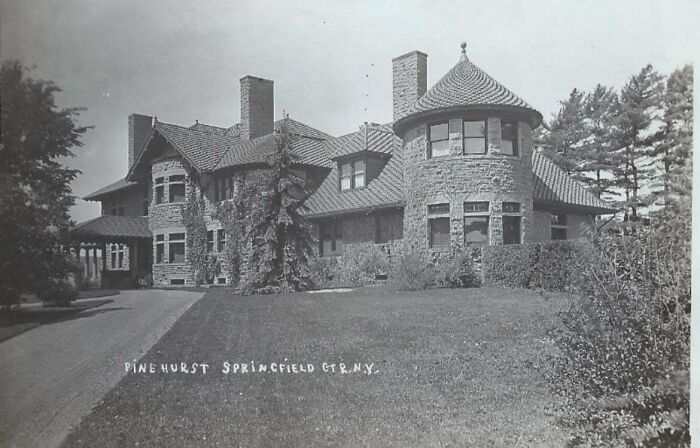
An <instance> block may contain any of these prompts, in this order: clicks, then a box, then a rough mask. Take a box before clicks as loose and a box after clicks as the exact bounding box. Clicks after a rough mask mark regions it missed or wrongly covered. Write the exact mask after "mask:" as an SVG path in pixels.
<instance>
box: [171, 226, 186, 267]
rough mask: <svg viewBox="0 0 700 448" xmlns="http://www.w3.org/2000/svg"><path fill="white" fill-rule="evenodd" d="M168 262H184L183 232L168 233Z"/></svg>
mask: <svg viewBox="0 0 700 448" xmlns="http://www.w3.org/2000/svg"><path fill="white" fill-rule="evenodd" d="M168 256H169V258H168V262H169V263H184V262H185V234H184V232H183V233H171V234H169V235H168Z"/></svg>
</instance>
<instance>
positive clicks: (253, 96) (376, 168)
mask: <svg viewBox="0 0 700 448" xmlns="http://www.w3.org/2000/svg"><path fill="white" fill-rule="evenodd" d="M427 61H428V56H427V55H426V54H425V53H422V52H420V51H412V52H410V53H407V54H404V55H401V56H398V57H396V58H394V59H393V121H392V122H390V123H382V124H376V123H364V124H363V125H361V126H359V129H358V130H357V131H355V132H352V133H350V134H347V135H343V136H339V137H335V136H332V135H329V134H327V133H325V132H323V131H321V130H318V129H314V128H312V127H310V126H308V125H306V124H303V123H301V122H299V121H296V120H294V119H293V118H295V117H292V119H290V120H289V125H290V129H291V132H292V134H293V135H294V140H293V143H292V151H293V152H294V153H296V154H297V155H298V156H299V160H298V166H297V169H298V172H299V173H300V174H302V175H303V176H304V178H305V179H306V181H307V183H310V185H311V186H312V189H313V193H312V194H311V196H310V197H309V198H308V200H307V201H306V205H307V207H308V210H306V211H305V214H306V217H307V218H308V219H309V220H310V222H311V223H312V224H313V225H314V228H315V231H316V236H317V239H318V253H319V255H321V256H336V255H340V254H342V253H343V250H344V248H345V247H347V246H348V245H351V244H357V243H367V242H370V243H374V244H378V245H381V247H382V248H383V249H385V250H389V251H390V250H392V249H393V248H398V246H397V245H399V244H400V245H402V246H405V245H410V246H411V247H413V248H417V249H419V250H425V251H433V252H439V251H447V250H450V249H451V248H455V247H460V246H467V245H495V244H520V243H530V242H540V241H547V240H551V239H579V238H587V237H589V236H590V235H591V234H592V233H593V232H594V230H595V229H594V226H595V221H594V218H595V217H596V216H597V215H602V214H610V213H614V211H615V210H614V209H613V208H612V207H611V206H610V205H609V204H607V203H605V202H603V201H601V200H600V199H599V198H597V197H596V196H595V195H593V194H591V193H590V192H588V191H587V190H586V189H585V188H584V187H583V186H582V185H581V184H580V183H578V182H577V181H575V180H573V179H571V178H570V177H569V176H568V175H567V174H566V173H565V172H564V171H562V170H561V169H560V168H558V167H557V166H556V165H555V164H554V163H553V162H552V161H551V160H550V159H549V158H548V157H547V156H546V155H544V154H543V153H542V152H541V151H539V150H537V149H535V148H533V145H532V138H531V132H532V130H533V129H534V128H536V127H537V126H539V125H540V124H541V123H542V115H541V114H540V113H539V112H538V111H537V110H535V109H534V108H532V107H531V106H530V105H529V104H528V103H527V102H525V101H524V100H523V99H521V98H520V97H519V96H517V95H515V94H514V93H513V92H511V91H510V90H508V89H507V88H506V87H504V86H503V85H501V84H500V83H499V82H498V81H496V80H495V79H493V78H492V77H491V76H489V75H488V74H486V73H485V72H484V71H482V70H481V69H480V68H479V67H477V66H476V65H475V64H474V63H473V62H472V61H470V60H469V58H468V57H467V55H466V52H465V45H464V44H463V45H462V54H461V57H460V58H459V61H458V62H457V64H456V65H455V66H454V67H453V68H452V69H451V70H450V71H449V72H448V73H447V74H445V75H444V76H443V77H442V78H441V79H440V80H439V81H438V82H437V84H435V85H434V86H433V87H432V88H430V89H429V90H428V88H427V87H428V86H427V70H428V65H427ZM240 89H241V104H240V108H241V117H240V123H237V124H234V125H233V126H231V127H227V128H226V127H217V126H211V125H206V124H203V123H199V122H197V123H195V124H193V125H191V126H180V125H175V124H169V123H163V122H161V121H158V120H157V119H154V118H153V117H151V116H146V115H140V114H133V115H131V116H129V119H128V130H129V140H128V141H129V144H128V158H129V170H128V172H127V173H126V176H125V177H123V178H122V179H120V180H118V181H117V182H114V183H112V184H110V185H107V186H105V187H104V188H101V189H100V190H98V191H95V192H94V193H91V194H89V195H87V196H85V199H86V200H91V201H99V202H100V203H101V204H102V215H101V216H100V217H97V218H95V219H92V220H89V221H86V222H83V223H80V224H78V225H76V226H75V228H74V229H73V235H74V237H75V238H76V239H77V240H79V241H81V242H82V243H83V244H90V245H91V246H88V247H92V248H93V249H94V250H93V258H92V263H93V264H94V270H93V271H92V272H94V273H97V271H98V266H97V258H96V256H95V255H96V254H97V248H100V249H102V250H103V251H102V253H103V254H104V255H105V256H103V257H102V267H101V272H102V274H101V279H102V282H103V284H104V283H110V282H118V281H119V280H120V279H124V278H132V279H133V278H136V277H138V276H144V275H148V274H150V275H152V278H153V283H154V284H155V285H159V286H171V285H191V284H192V282H193V280H192V275H191V274H192V272H191V266H189V265H188V263H187V260H186V255H185V254H186V248H185V228H184V225H183V222H182V216H181V206H182V204H183V202H184V201H185V198H186V197H187V189H189V188H197V189H198V192H199V193H201V194H202V195H203V196H204V198H205V202H206V207H207V210H208V211H209V212H211V211H213V210H214V207H215V204H216V203H217V202H219V201H226V200H229V199H231V198H233V197H234V196H235V195H236V194H237V191H238V189H239V188H240V185H241V183H242V182H249V181H252V180H254V179H256V176H257V177H258V178H259V177H260V175H261V173H263V172H264V171H265V169H266V166H267V165H266V163H265V160H266V155H267V154H269V153H270V151H274V150H275V139H274V131H275V128H276V126H278V125H279V121H275V119H274V95H273V81H271V80H267V79H261V78H258V77H254V76H244V77H243V78H241V80H240ZM189 180H192V181H193V182H189ZM191 185H194V187H191ZM210 214H211V213H207V216H206V219H207V220H208V223H207V230H208V231H207V248H208V250H209V251H210V252H212V253H214V254H216V253H221V252H222V251H223V248H224V247H225V245H226V241H227V239H228V237H227V235H226V233H225V232H224V230H223V229H222V227H221V225H220V224H219V223H218V222H217V221H215V220H214V219H212V218H211V217H210V216H209V215H210ZM84 247H85V246H84ZM87 253H88V255H89V251H88V252H87ZM221 258H223V257H221ZM87 264H88V269H89V270H90V269H91V268H90V260H89V259H88V263H87ZM225 272H226V270H225V269H223V270H222V274H221V276H220V277H217V278H216V279H215V283H218V284H225V283H227V282H228V281H229V279H228V278H227V277H226V274H225Z"/></svg>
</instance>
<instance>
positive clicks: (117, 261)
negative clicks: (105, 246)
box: [110, 244, 124, 269]
mask: <svg viewBox="0 0 700 448" xmlns="http://www.w3.org/2000/svg"><path fill="white" fill-rule="evenodd" d="M110 252H111V254H112V260H111V265H112V269H122V268H123V267H124V245H123V244H112V246H111V247H110Z"/></svg>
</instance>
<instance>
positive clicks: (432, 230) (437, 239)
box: [428, 203, 450, 247]
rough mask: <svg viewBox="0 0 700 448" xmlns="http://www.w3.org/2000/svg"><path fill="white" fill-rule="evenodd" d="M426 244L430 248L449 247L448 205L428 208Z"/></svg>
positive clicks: (436, 205) (434, 205) (432, 205)
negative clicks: (427, 243)
mask: <svg viewBox="0 0 700 448" xmlns="http://www.w3.org/2000/svg"><path fill="white" fill-rule="evenodd" d="M428 242H429V244H430V247H449V246H450V204H448V203H444V204H431V205H429V206H428Z"/></svg>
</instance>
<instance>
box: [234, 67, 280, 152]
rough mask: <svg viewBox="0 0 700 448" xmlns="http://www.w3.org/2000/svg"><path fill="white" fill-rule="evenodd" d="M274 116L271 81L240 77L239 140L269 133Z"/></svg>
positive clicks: (253, 77) (272, 84)
mask: <svg viewBox="0 0 700 448" xmlns="http://www.w3.org/2000/svg"><path fill="white" fill-rule="evenodd" d="M274 117H275V99H274V83H273V81H270V80H269V79H263V78H257V77H255V76H244V77H243V78H241V124H240V131H241V140H252V139H254V138H257V137H262V136H263V135H267V134H271V133H272V130H273V124H274V120H275V118H274Z"/></svg>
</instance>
